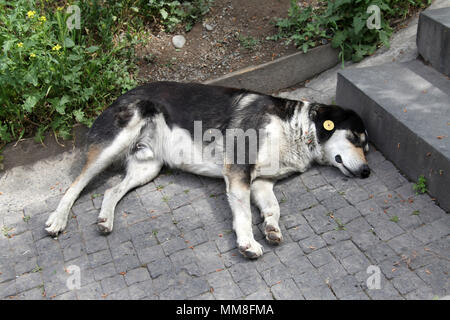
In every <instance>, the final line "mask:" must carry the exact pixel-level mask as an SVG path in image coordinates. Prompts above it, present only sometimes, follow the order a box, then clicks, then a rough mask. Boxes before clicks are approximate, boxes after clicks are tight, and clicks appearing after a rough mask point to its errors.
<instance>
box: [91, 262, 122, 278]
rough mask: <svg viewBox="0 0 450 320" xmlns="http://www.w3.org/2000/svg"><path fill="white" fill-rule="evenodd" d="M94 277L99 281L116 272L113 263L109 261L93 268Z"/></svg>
mask: <svg viewBox="0 0 450 320" xmlns="http://www.w3.org/2000/svg"><path fill="white" fill-rule="evenodd" d="M93 273H94V278H95V280H97V281H100V280H102V279H104V278H108V277H111V276H113V275H115V274H116V273H117V271H116V267H115V266H114V263H112V262H110V263H107V264H103V265H100V266H98V267H96V268H94V269H93Z"/></svg>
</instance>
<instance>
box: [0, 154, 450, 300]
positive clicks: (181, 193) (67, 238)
mask: <svg viewBox="0 0 450 320" xmlns="http://www.w3.org/2000/svg"><path fill="white" fill-rule="evenodd" d="M368 160H369V164H370V165H371V168H372V170H373V174H372V175H371V176H370V178H368V179H365V180H360V179H347V178H345V177H344V176H342V174H341V173H340V172H338V170H337V169H334V168H330V167H314V168H312V169H310V170H309V171H308V172H306V173H304V174H302V175H297V176H295V177H293V178H289V179H287V180H284V181H281V182H280V183H278V184H277V185H276V188H275V189H276V195H277V197H278V199H279V201H280V207H281V211H282V214H281V223H280V226H281V228H282V231H283V234H284V239H285V240H284V242H283V243H282V244H281V245H279V246H272V245H268V244H267V243H266V241H265V240H264V239H263V235H262V233H261V222H262V219H261V218H260V217H259V214H258V212H257V210H256V209H255V208H253V209H254V210H253V211H254V214H253V219H254V233H255V234H256V238H257V239H258V240H259V241H260V243H261V244H263V245H264V250H265V251H264V255H263V256H262V257H261V258H259V259H258V260H247V259H245V258H244V257H242V256H241V255H240V254H239V253H238V251H237V249H236V242H235V235H234V233H233V232H232V230H231V228H232V227H231V212H230V209H229V207H228V204H227V201H226V197H225V195H224V184H223V182H222V181H221V180H215V179H208V178H203V177H198V176H194V175H190V174H186V173H182V172H177V171H174V172H170V171H167V170H166V171H165V172H164V174H162V175H160V176H159V177H158V178H157V179H156V180H155V181H153V182H152V183H149V184H148V185H146V186H143V187H141V188H139V189H136V190H134V191H132V192H131V193H129V194H128V195H127V196H126V197H125V198H124V199H123V200H122V201H121V202H120V203H119V205H118V207H117V209H116V219H115V225H114V231H113V232H112V233H111V234H110V235H108V236H103V235H101V234H99V233H98V231H97V228H96V225H95V222H96V219H97V214H98V212H99V208H100V204H101V202H102V194H103V192H104V190H105V189H106V188H108V187H110V186H112V185H114V184H116V183H117V182H119V181H120V179H121V175H120V174H118V173H113V172H109V173H106V174H104V175H103V176H102V177H101V179H98V180H97V181H96V182H95V183H94V185H92V186H90V187H89V188H88V190H87V191H86V192H85V193H84V194H83V195H82V197H81V198H80V199H79V200H78V201H77V202H76V203H75V206H74V207H73V210H72V212H73V213H72V215H71V218H70V222H69V224H68V227H67V230H66V232H64V234H62V235H60V236H59V237H58V238H57V239H53V238H51V237H49V236H48V235H47V234H46V233H45V231H44V222H45V220H46V219H47V217H48V215H49V213H50V212H51V210H52V209H54V208H55V207H56V205H57V203H58V201H59V199H60V197H61V196H58V197H52V198H49V199H47V200H46V201H44V202H40V203H34V204H33V205H29V206H27V207H25V208H24V209H23V210H20V211H9V212H8V211H1V212H0V224H1V228H2V234H1V235H0V298H2V299H433V298H434V299H436V298H441V297H443V296H445V295H449V294H450V286H449V276H448V272H449V256H450V254H449V253H450V250H449V230H450V228H449V226H450V216H449V215H448V214H446V213H445V212H444V211H443V210H441V209H440V208H439V207H438V206H436V205H435V204H434V203H433V201H432V199H430V197H429V196H428V195H416V194H415V193H414V192H413V188H412V183H410V182H408V181H407V180H406V179H405V178H403V177H402V175H401V174H400V173H399V172H398V171H397V169H396V168H395V167H394V166H393V165H392V164H391V163H390V162H389V161H386V160H385V159H384V157H383V156H382V155H381V153H379V152H378V151H374V148H373V147H372V150H371V152H370V153H369V155H368ZM0 210H1V209H0ZM371 265H374V266H376V267H375V269H374V270H375V271H374V272H375V273H373V274H372V273H367V270H368V267H369V266H371ZM73 266H77V267H79V268H80V269H79V270H80V276H81V278H80V279H81V283H80V284H81V287H80V288H79V289H75V290H70V289H69V287H71V286H70V283H72V282H70V281H69V286H68V285H67V282H68V279H69V280H70V279H73V277H72V276H74V275H75V274H76V272H75V273H72V274H71V272H72V270H73V269H72V268H74V267H73ZM377 267H378V268H379V269H377ZM369 270H370V269H369ZM377 270H379V271H380V273H378V272H377ZM378 275H379V276H380V278H379V279H380V289H369V288H368V287H367V279H368V278H369V277H372V276H375V277H376V276H378ZM371 279H372V280H373V279H375V278H371ZM73 283H75V282H73ZM370 283H375V284H376V282H370Z"/></svg>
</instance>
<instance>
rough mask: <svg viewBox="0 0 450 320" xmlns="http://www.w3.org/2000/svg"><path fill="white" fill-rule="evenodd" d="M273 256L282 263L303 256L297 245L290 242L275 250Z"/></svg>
mask: <svg viewBox="0 0 450 320" xmlns="http://www.w3.org/2000/svg"><path fill="white" fill-rule="evenodd" d="M275 254H276V255H277V256H278V257H279V259H280V260H281V261H282V262H287V261H288V260H290V259H295V258H297V257H301V256H303V251H302V250H301V248H300V246H299V245H298V244H297V243H295V242H291V243H286V244H282V245H281V246H279V247H278V248H276V249H275Z"/></svg>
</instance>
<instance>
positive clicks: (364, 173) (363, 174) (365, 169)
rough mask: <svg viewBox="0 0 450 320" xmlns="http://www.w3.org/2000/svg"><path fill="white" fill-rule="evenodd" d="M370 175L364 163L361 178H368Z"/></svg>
mask: <svg viewBox="0 0 450 320" xmlns="http://www.w3.org/2000/svg"><path fill="white" fill-rule="evenodd" d="M369 175H370V168H369V166H368V165H367V164H365V165H364V166H363V167H362V169H361V178H363V179H365V178H368V177H369Z"/></svg>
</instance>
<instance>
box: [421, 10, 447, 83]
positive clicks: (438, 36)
mask: <svg viewBox="0 0 450 320" xmlns="http://www.w3.org/2000/svg"><path fill="white" fill-rule="evenodd" d="M417 50H418V51H419V54H420V55H421V56H422V57H423V58H424V59H425V61H428V62H429V63H430V64H431V65H432V66H433V68H435V69H436V70H438V71H439V72H442V73H443V74H445V75H447V76H450V7H447V8H441V9H434V10H425V11H422V12H421V14H420V17H419V26H418V27H417Z"/></svg>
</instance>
